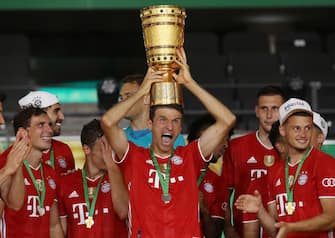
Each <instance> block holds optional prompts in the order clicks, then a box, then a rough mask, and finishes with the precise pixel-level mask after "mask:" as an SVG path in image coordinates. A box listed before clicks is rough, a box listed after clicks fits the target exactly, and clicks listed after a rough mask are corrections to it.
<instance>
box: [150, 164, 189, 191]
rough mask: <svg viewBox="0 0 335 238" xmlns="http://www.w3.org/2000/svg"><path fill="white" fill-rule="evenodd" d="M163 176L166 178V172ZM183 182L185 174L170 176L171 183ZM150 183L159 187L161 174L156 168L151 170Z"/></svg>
mask: <svg viewBox="0 0 335 238" xmlns="http://www.w3.org/2000/svg"><path fill="white" fill-rule="evenodd" d="M162 175H163V178H164V179H165V174H164V173H162ZM177 181H178V182H182V181H184V177H183V176H178V177H176V178H175V177H170V183H176V182H177ZM148 183H149V184H152V185H153V187H154V188H159V176H158V173H157V171H156V170H155V169H150V170H149V178H148Z"/></svg>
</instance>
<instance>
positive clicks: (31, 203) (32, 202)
mask: <svg viewBox="0 0 335 238" xmlns="http://www.w3.org/2000/svg"><path fill="white" fill-rule="evenodd" d="M37 206H38V196H30V195H29V196H28V201H27V211H31V213H30V215H29V217H39V214H38V210H37Z"/></svg>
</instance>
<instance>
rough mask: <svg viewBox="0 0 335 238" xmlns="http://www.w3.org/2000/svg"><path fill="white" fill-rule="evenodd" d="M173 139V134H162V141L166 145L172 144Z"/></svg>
mask: <svg viewBox="0 0 335 238" xmlns="http://www.w3.org/2000/svg"><path fill="white" fill-rule="evenodd" d="M171 140H172V135H170V134H163V135H162V143H163V144H164V145H168V144H170V142H171Z"/></svg>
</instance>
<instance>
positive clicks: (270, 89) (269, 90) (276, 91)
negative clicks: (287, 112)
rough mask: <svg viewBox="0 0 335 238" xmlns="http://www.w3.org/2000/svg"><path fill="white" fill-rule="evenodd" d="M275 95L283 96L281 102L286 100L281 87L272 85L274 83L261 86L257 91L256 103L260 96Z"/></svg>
mask: <svg viewBox="0 0 335 238" xmlns="http://www.w3.org/2000/svg"><path fill="white" fill-rule="evenodd" d="M275 95H279V96H281V97H282V98H283V102H284V101H286V94H285V92H284V90H283V89H282V88H281V87H278V86H274V85H267V86H265V87H262V88H261V89H260V90H258V92H257V97H256V98H257V101H256V104H258V100H259V98H260V97H261V96H275Z"/></svg>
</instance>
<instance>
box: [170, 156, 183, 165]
mask: <svg viewBox="0 0 335 238" xmlns="http://www.w3.org/2000/svg"><path fill="white" fill-rule="evenodd" d="M171 162H172V163H173V164H175V165H181V164H182V163H183V159H182V158H181V157H180V156H178V155H175V156H173V157H172V158H171Z"/></svg>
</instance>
